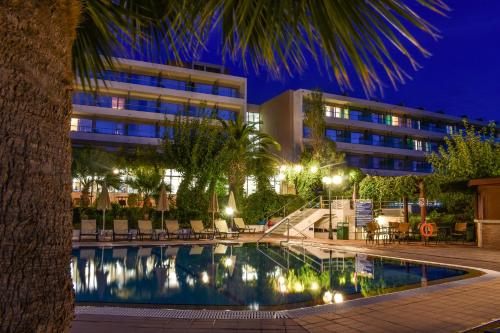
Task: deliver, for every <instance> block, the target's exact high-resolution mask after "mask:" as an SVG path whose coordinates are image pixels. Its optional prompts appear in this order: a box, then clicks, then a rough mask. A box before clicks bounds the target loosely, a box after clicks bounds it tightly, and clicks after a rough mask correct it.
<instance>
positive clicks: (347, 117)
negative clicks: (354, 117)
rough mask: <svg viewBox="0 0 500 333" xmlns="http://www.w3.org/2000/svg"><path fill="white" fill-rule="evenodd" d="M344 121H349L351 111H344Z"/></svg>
mask: <svg viewBox="0 0 500 333" xmlns="http://www.w3.org/2000/svg"><path fill="white" fill-rule="evenodd" d="M343 116H344V117H343V118H344V119H349V109H344V114H343Z"/></svg>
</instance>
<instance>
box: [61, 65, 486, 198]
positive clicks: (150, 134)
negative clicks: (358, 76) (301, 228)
mask: <svg viewBox="0 0 500 333" xmlns="http://www.w3.org/2000/svg"><path fill="white" fill-rule="evenodd" d="M97 82H98V85H99V90H98V93H88V92H84V90H83V87H82V85H81V82H80V81H79V80H77V82H76V86H75V92H74V95H73V115H72V119H71V133H70V136H71V140H72V144H73V146H89V145H90V146H100V147H106V148H110V149H113V148H114V147H136V146H140V145H142V146H144V145H145V146H157V145H160V144H161V142H162V140H163V138H164V137H166V136H168V133H169V123H171V122H172V121H173V120H174V117H175V115H176V114H177V113H178V112H179V111H182V110H185V111H186V110H187V112H188V114H189V115H190V116H193V117H197V116H203V114H204V113H203V112H201V111H202V109H205V110H206V109H209V110H211V111H212V110H216V112H217V116H218V117H219V118H221V119H225V120H229V119H234V118H235V117H236V116H237V115H240V116H242V117H243V119H245V120H246V121H247V122H251V123H254V124H255V125H256V127H257V128H258V129H259V130H261V131H263V132H266V133H268V134H270V135H272V136H273V137H275V138H276V139H277V141H278V142H279V143H280V144H281V146H282V151H281V153H280V154H281V155H282V157H283V159H284V160H288V161H292V162H296V161H298V160H299V157H300V154H301V152H302V150H303V149H304V147H305V146H307V144H308V134H309V129H308V128H307V127H306V126H304V112H303V108H304V99H305V98H307V96H308V95H309V94H310V93H311V92H310V91H308V90H303V89H299V90H295V91H292V90H289V91H285V92H284V93H282V94H280V95H278V96H276V97H274V98H272V99H270V100H268V101H266V102H265V103H263V104H261V105H254V104H248V103H247V79H246V78H244V77H239V76H234V75H229V74H227V73H226V71H225V69H224V67H222V66H217V65H211V64H203V63H193V64H190V65H183V66H171V65H160V64H155V63H149V62H142V61H136V60H129V59H117V62H116V67H115V68H114V70H113V71H111V70H109V71H106V72H105V73H104V74H103V75H101V77H99V80H98V81H97ZM323 97H324V101H325V104H326V107H325V122H326V125H327V129H326V133H325V136H326V137H327V138H328V139H330V140H333V141H335V142H336V146H337V150H339V151H342V152H344V153H345V154H346V160H347V163H348V165H350V166H353V167H359V168H361V169H362V170H363V171H364V172H366V173H368V174H379V175H402V174H410V173H411V174H425V173H429V172H431V169H430V166H429V165H428V164H427V162H426V161H425V155H426V154H427V153H430V152H432V151H435V150H436V149H437V147H438V146H439V144H441V143H442V142H443V139H444V137H445V136H446V135H448V134H452V133H455V132H457V131H458V130H459V129H460V127H461V126H462V125H463V124H462V119H461V118H459V117H454V116H450V115H445V114H440V113H435V112H429V111H424V110H419V109H412V108H407V107H402V106H396V105H390V104H385V103H379V102H374V101H368V100H363V99H357V98H351V97H345V96H339V95H333V94H328V93H325V94H324V95H323ZM205 114H206V113H205ZM471 123H472V124H474V125H479V126H483V125H486V123H484V122H477V121H471ZM166 182H167V183H168V184H170V185H171V187H172V190H173V192H175V191H176V189H177V186H178V184H179V183H180V175H179V174H178V173H176V172H175V170H168V171H167V174H166ZM254 188H255V184H253V183H252V182H251V181H248V182H247V185H246V189H247V193H252V192H253V191H254ZM75 190H77V188H76V187H75Z"/></svg>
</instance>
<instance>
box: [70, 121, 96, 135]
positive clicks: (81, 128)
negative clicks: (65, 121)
mask: <svg viewBox="0 0 500 333" xmlns="http://www.w3.org/2000/svg"><path fill="white" fill-rule="evenodd" d="M70 130H71V131H73V132H92V120H90V119H81V118H71V125H70Z"/></svg>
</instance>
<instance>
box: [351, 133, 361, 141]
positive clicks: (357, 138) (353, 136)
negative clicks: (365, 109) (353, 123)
mask: <svg viewBox="0 0 500 333" xmlns="http://www.w3.org/2000/svg"><path fill="white" fill-rule="evenodd" d="M351 143H363V133H358V132H351Z"/></svg>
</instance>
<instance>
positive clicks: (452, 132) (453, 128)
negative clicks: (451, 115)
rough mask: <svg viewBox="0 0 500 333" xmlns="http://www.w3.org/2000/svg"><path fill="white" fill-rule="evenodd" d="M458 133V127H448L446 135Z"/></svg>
mask: <svg viewBox="0 0 500 333" xmlns="http://www.w3.org/2000/svg"><path fill="white" fill-rule="evenodd" d="M456 132H457V126H453V125H446V134H454V133H456Z"/></svg>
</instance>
